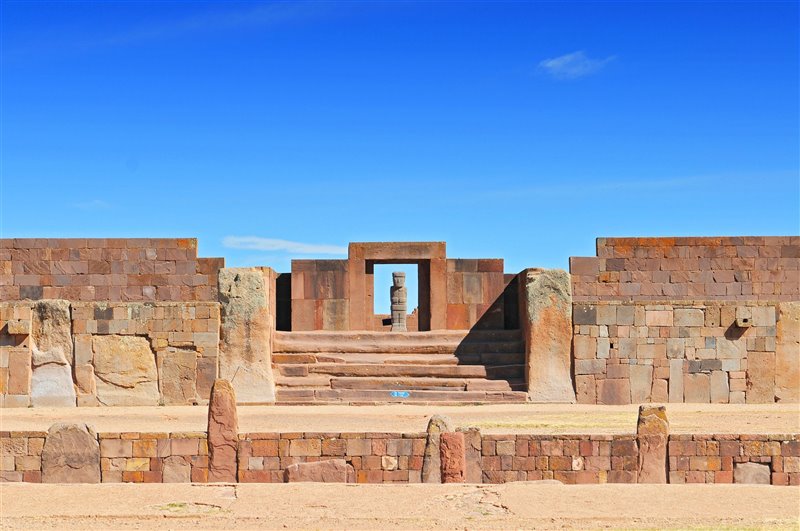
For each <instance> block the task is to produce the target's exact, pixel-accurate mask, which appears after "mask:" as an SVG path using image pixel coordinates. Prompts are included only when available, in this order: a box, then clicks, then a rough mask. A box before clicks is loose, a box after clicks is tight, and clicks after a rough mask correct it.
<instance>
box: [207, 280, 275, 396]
mask: <svg viewBox="0 0 800 531" xmlns="http://www.w3.org/2000/svg"><path fill="white" fill-rule="evenodd" d="M267 290H268V284H267V283H266V281H265V279H264V274H263V273H262V272H261V271H260V270H258V269H248V268H235V269H221V270H220V271H219V301H220V303H222V308H221V319H222V323H221V337H220V351H219V377H220V378H223V379H225V380H228V381H230V382H231V384H232V385H233V388H234V389H235V390H236V396H237V397H238V399H239V401H240V403H242V404H253V403H270V402H275V379H274V377H273V374H272V330H273V325H272V320H271V317H270V314H269V301H270V294H269V293H268V291H267Z"/></svg>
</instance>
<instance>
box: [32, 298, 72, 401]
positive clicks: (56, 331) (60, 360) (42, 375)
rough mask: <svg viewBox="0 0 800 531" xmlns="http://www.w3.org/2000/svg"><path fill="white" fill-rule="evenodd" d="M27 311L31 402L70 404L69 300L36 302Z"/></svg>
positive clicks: (70, 330)
mask: <svg viewBox="0 0 800 531" xmlns="http://www.w3.org/2000/svg"><path fill="white" fill-rule="evenodd" d="M31 313H32V316H33V319H32V322H31V365H32V373H31V405H33V406H34V407H59V406H60V407H64V406H72V407H74V406H75V405H76V398H75V397H76V395H75V386H74V384H73V382H72V319H71V315H70V305H69V301H64V300H41V301H37V302H36V303H35V304H34V305H33V308H32V312H31Z"/></svg>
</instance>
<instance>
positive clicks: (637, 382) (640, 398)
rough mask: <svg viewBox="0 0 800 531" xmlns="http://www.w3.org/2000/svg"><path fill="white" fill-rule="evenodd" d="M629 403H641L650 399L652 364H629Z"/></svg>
mask: <svg viewBox="0 0 800 531" xmlns="http://www.w3.org/2000/svg"><path fill="white" fill-rule="evenodd" d="M630 367H631V372H630V378H631V403H632V404H641V403H642V402H649V401H650V391H651V390H652V388H653V366H652V365H631V366H630Z"/></svg>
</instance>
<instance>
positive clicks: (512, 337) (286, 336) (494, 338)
mask: <svg viewBox="0 0 800 531" xmlns="http://www.w3.org/2000/svg"><path fill="white" fill-rule="evenodd" d="M521 340H522V333H521V332H520V331H519V330H436V331H432V332H373V331H364V330H354V331H329V330H314V331H303V332H286V331H276V332H275V343H276V344H281V343H283V342H284V341H323V342H338V341H365V342H369V341H380V342H415V343H422V344H424V343H431V342H451V343H452V342H455V343H461V342H468V343H472V342H478V343H488V342H503V341H521Z"/></svg>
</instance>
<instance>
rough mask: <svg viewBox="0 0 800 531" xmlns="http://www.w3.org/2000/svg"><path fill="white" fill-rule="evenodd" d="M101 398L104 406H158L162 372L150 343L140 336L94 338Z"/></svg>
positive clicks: (96, 369) (94, 360)
mask: <svg viewBox="0 0 800 531" xmlns="http://www.w3.org/2000/svg"><path fill="white" fill-rule="evenodd" d="M92 352H93V361H92V364H93V365H94V375H95V383H96V385H97V399H98V401H99V402H100V403H101V404H102V405H104V406H155V405H158V401H159V392H158V371H157V370H156V359H155V354H154V353H153V351H152V350H151V348H150V342H149V341H148V340H147V339H146V338H144V337H139V336H120V335H108V336H99V335H98V336H94V337H93V338H92Z"/></svg>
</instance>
